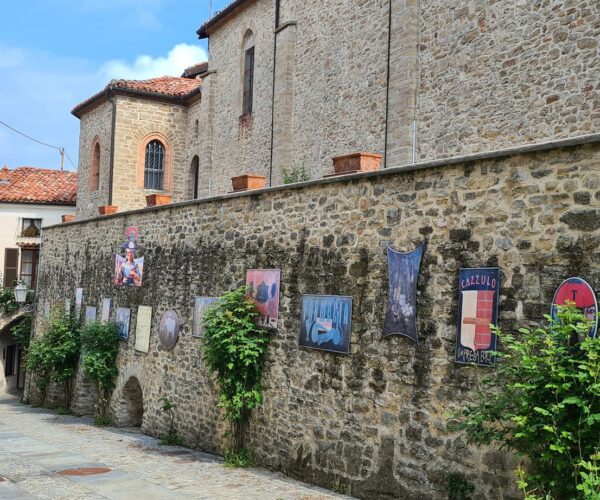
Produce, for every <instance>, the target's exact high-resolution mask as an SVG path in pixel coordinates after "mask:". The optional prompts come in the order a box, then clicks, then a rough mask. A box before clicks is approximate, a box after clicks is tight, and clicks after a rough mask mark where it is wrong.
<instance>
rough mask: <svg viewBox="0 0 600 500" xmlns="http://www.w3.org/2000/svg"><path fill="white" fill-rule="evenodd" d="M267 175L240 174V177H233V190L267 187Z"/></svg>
mask: <svg viewBox="0 0 600 500" xmlns="http://www.w3.org/2000/svg"><path fill="white" fill-rule="evenodd" d="M265 180H266V177H264V176H262V175H252V174H246V175H240V176H238V177H232V178H231V184H232V185H233V191H234V192H235V191H248V190H251V189H262V188H264V187H265Z"/></svg>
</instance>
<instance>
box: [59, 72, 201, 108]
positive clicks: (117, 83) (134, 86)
mask: <svg viewBox="0 0 600 500" xmlns="http://www.w3.org/2000/svg"><path fill="white" fill-rule="evenodd" d="M201 84H202V80H198V79H191V78H181V77H175V76H160V77H158V78H151V79H149V80H111V81H110V82H108V84H107V85H106V87H104V88H103V89H102V90H101V91H100V92H98V93H97V94H94V95H93V96H92V97H90V98H89V99H86V100H85V101H83V102H82V103H80V104H78V105H77V106H75V107H74V108H73V110H72V111H71V112H72V113H73V114H74V115H75V116H80V113H81V112H82V111H84V110H85V109H86V108H87V107H88V106H90V105H92V104H93V103H94V102H95V101H97V100H99V99H101V98H102V97H104V96H108V95H109V94H110V93H111V92H123V93H125V94H131V95H138V96H145V97H151V98H156V99H161V98H164V99H167V100H181V101H185V100H187V99H189V98H191V97H193V96H194V95H196V94H199V93H200V87H201Z"/></svg>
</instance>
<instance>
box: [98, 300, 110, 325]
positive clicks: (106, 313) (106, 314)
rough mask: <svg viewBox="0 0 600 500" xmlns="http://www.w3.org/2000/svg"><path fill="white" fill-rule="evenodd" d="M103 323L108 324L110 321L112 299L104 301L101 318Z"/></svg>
mask: <svg viewBox="0 0 600 500" xmlns="http://www.w3.org/2000/svg"><path fill="white" fill-rule="evenodd" d="M100 319H101V320H102V321H105V322H108V321H109V319H110V299H108V298H103V299H102V315H101V317H100Z"/></svg>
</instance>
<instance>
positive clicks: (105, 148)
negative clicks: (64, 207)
mask: <svg viewBox="0 0 600 500" xmlns="http://www.w3.org/2000/svg"><path fill="white" fill-rule="evenodd" d="M112 115H113V108H112V103H111V102H109V101H107V102H105V103H103V104H101V105H100V106H98V107H97V108H95V109H93V110H92V111H90V112H89V113H86V114H85V115H83V116H82V117H81V123H80V132H79V168H78V169H77V218H79V219H81V218H85V217H94V216H96V215H98V206H100V205H106V204H108V191H109V178H110V157H111V153H112V144H111V139H112ZM95 138H98V140H99V144H100V187H99V189H98V190H97V191H93V192H90V189H89V177H88V175H89V170H90V163H91V160H92V147H93V145H94V139H95Z"/></svg>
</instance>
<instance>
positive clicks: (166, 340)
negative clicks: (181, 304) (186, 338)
mask: <svg viewBox="0 0 600 500" xmlns="http://www.w3.org/2000/svg"><path fill="white" fill-rule="evenodd" d="M178 338H179V318H178V317H177V313H176V312H175V311H173V310H169V311H165V312H164V313H163V315H162V316H161V317H160V324H159V326H158V340H159V341H160V345H162V346H163V347H164V348H165V349H173V347H175V344H177V339H178Z"/></svg>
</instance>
